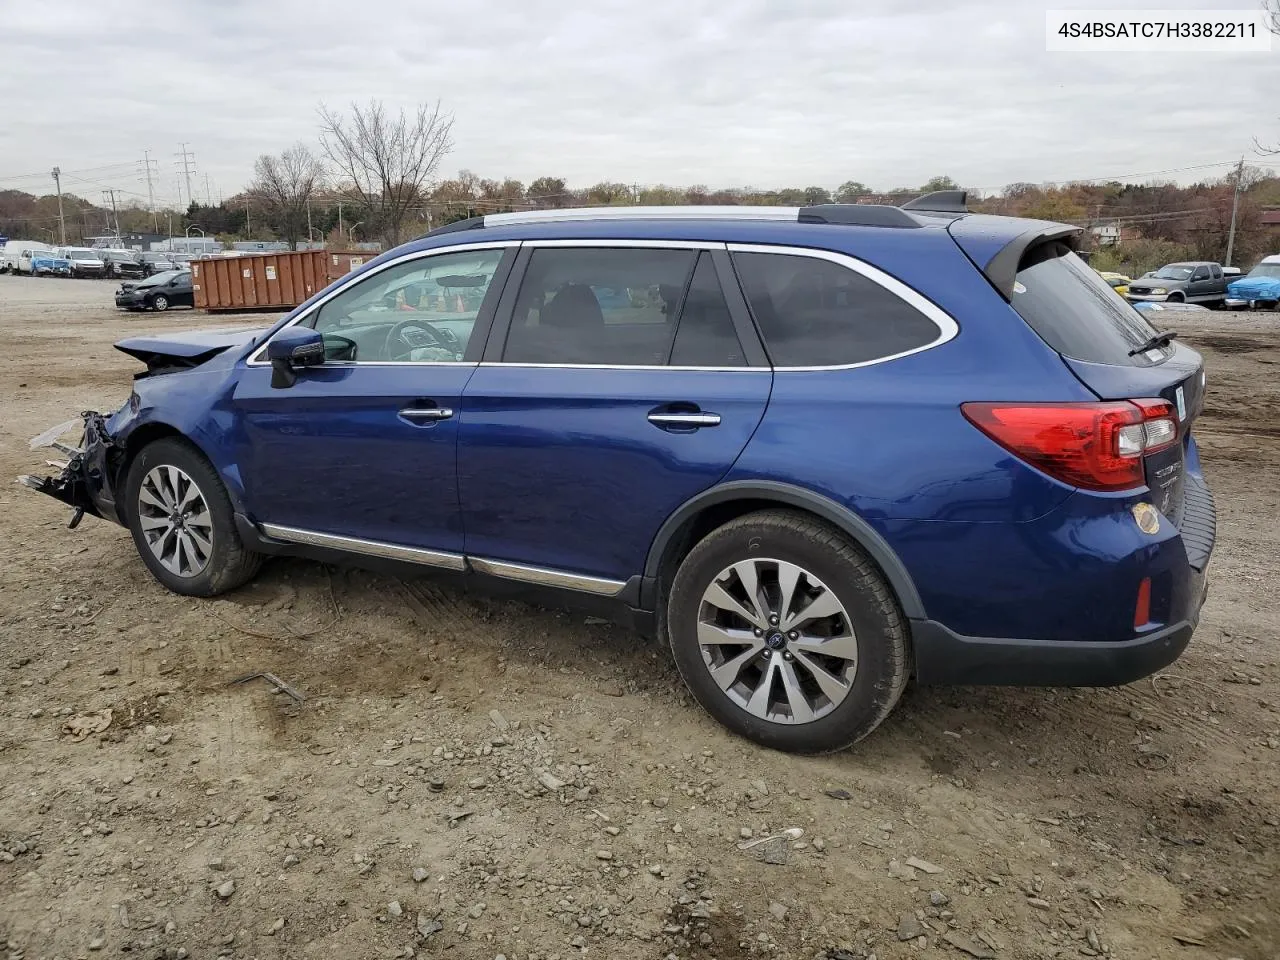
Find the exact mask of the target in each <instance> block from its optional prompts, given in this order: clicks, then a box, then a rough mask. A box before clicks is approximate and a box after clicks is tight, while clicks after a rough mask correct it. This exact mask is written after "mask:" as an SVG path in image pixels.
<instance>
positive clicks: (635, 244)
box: [523, 237, 729, 250]
mask: <svg viewBox="0 0 1280 960" xmlns="http://www.w3.org/2000/svg"><path fill="white" fill-rule="evenodd" d="M523 243H524V245H525V246H526V247H532V248H535V249H536V248H541V247H589V248H601V247H603V248H609V247H613V248H615V249H619V250H635V249H637V248H640V249H643V248H646V247H647V248H649V249H651V250H727V249H728V246H729V245H728V244H726V243H724V242H723V241H721V240H662V239H654V240H645V239H643V238H638V237H625V238H619V239H617V240H609V239H607V238H596V237H591V238H583V239H572V238H570V239H564V238H559V237H557V238H548V239H545V240H525V241H523Z"/></svg>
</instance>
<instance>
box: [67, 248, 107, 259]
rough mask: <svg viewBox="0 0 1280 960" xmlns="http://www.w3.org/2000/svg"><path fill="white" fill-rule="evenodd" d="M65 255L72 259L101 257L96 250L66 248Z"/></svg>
mask: <svg viewBox="0 0 1280 960" xmlns="http://www.w3.org/2000/svg"><path fill="white" fill-rule="evenodd" d="M67 256H68V257H71V258H72V259H74V260H98V259H101V258H100V257H99V255H98V253H97V251H96V250H68V251H67Z"/></svg>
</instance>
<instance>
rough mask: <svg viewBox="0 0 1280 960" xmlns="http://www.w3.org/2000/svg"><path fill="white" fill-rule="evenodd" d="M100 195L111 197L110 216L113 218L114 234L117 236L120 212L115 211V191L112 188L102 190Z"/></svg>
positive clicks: (118, 234) (118, 233)
mask: <svg viewBox="0 0 1280 960" xmlns="http://www.w3.org/2000/svg"><path fill="white" fill-rule="evenodd" d="M102 195H103V196H104V197H110V198H111V216H112V217H113V218H114V219H115V222H116V236H117V237H118V236H120V214H119V213H117V212H116V192H115V191H114V190H103V191H102Z"/></svg>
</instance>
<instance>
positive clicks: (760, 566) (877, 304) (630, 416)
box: [24, 193, 1215, 752]
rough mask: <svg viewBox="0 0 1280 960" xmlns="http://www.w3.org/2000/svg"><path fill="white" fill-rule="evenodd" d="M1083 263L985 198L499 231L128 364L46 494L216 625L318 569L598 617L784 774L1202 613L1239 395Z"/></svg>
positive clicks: (556, 222) (492, 225)
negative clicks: (800, 762) (1208, 458)
mask: <svg viewBox="0 0 1280 960" xmlns="http://www.w3.org/2000/svg"><path fill="white" fill-rule="evenodd" d="M1077 232H1078V231H1077V229H1076V228H1074V227H1070V226H1066V225H1064V224H1059V223H1049V222H1044V221H1036V220H1022V219H1013V218H1005V217H993V216H982V215H976V214H969V213H968V212H967V211H966V210H965V206H964V197H963V194H956V193H945V194H933V195H930V196H927V197H923V198H921V199H920V200H918V201H914V202H912V203H910V204H907V205H906V206H905V207H902V208H898V207H888V206H875V205H823V206H816V207H807V208H802V209H796V208H773V207H761V208H751V207H730V208H717V207H702V208H699V207H679V208H644V207H632V208H606V209H599V210H552V211H531V212H522V213H513V214H501V215H496V216H486V217H483V218H477V219H473V220H469V221H463V222H461V223H457V224H453V225H450V226H448V227H445V228H443V229H440V230H436V231H434V232H432V233H429V234H427V235H426V236H425V237H422V238H421V239H419V240H416V241H414V242H412V243H408V244H405V245H404V246H401V247H398V248H397V249H395V250H392V251H390V252H388V253H386V254H384V255H382V256H380V257H378V258H377V259H376V260H374V261H372V262H371V263H369V264H368V265H367V266H366V267H364V268H363V269H362V270H360V271H359V272H356V273H353V274H351V275H349V276H347V277H344V278H343V279H341V280H339V281H337V282H336V283H334V284H333V285H332V286H330V287H329V288H327V289H325V290H324V291H322V292H321V293H319V294H317V295H316V296H314V297H313V298H312V299H311V300H309V301H308V302H307V303H305V304H303V305H302V306H301V307H299V308H298V309H296V310H294V311H293V312H292V313H291V314H289V315H288V316H287V317H285V318H284V319H283V320H281V321H280V322H279V323H277V324H276V325H275V326H273V327H271V328H270V329H267V330H244V331H230V332H229V331H225V330H222V331H217V332H203V333H190V334H174V335H165V336H157V337H146V338H135V339H129V340H124V341H122V342H121V343H119V344H117V346H118V347H119V349H121V350H123V351H125V352H126V353H128V354H131V355H133V356H134V357H137V358H138V359H140V360H142V361H143V362H144V363H145V364H146V366H147V370H146V371H145V372H141V373H139V374H138V376H137V379H136V381H135V383H134V386H133V392H132V395H131V396H130V398H129V401H128V403H127V404H126V405H125V406H123V407H122V408H121V409H119V410H118V411H116V412H115V413H113V414H110V415H109V416H107V415H100V414H97V413H87V414H85V415H84V426H83V440H82V442H81V445H80V446H79V447H72V446H69V445H66V446H63V449H64V450H65V452H66V454H67V455H68V457H69V461H68V463H67V464H66V466H65V468H64V469H63V471H62V473H61V475H60V476H56V477H45V478H37V477H26V478H24V480H25V482H26V483H28V485H30V486H32V487H34V488H35V489H37V490H40V491H42V492H44V493H47V494H50V495H51V496H53V497H55V498H57V499H59V500H62V501H64V502H65V503H67V504H69V505H70V506H72V507H74V508H76V510H77V511H78V512H77V514H76V519H79V516H80V515H81V514H82V513H83V512H87V513H90V514H93V515H95V516H99V517H103V518H105V519H107V520H112V521H115V522H117V523H120V524H123V525H125V526H127V527H128V528H129V529H130V530H131V531H132V534H133V539H134V542H135V543H136V545H137V549H138V553H139V554H140V555H141V557H142V560H143V562H144V563H146V565H147V567H148V568H149V569H150V570H151V572H152V573H153V574H154V575H155V577H156V579H158V580H159V581H160V582H161V583H163V584H164V585H165V586H166V587H168V588H169V589H170V590H174V591H177V592H179V593H183V594H189V595H193V596H203V597H207V596H212V595H214V594H218V593H222V592H224V591H227V590H232V589H234V588H235V587H237V586H239V585H240V584H242V583H244V582H245V581H246V580H248V579H249V578H250V577H252V576H253V575H254V574H255V572H256V571H257V570H258V567H259V565H260V563H261V562H262V559H263V558H264V557H265V556H268V555H277V554H287V555H297V556H307V557H314V558H316V559H320V560H325V561H338V560H351V561H356V562H360V563H364V564H371V565H393V566H394V567H395V568H397V569H401V570H403V569H408V568H419V569H421V568H432V569H436V570H440V571H452V572H453V573H454V574H455V575H459V576H465V577H466V578H467V579H475V580H480V579H483V580H486V581H489V582H490V583H492V584H494V585H499V584H501V583H504V582H506V583H508V584H512V583H514V584H522V585H524V587H525V588H526V592H528V589H529V588H533V590H534V592H535V593H536V594H538V595H540V596H543V597H544V598H547V599H554V600H556V601H557V602H561V601H563V600H565V599H568V598H570V597H576V598H577V599H578V600H579V601H581V602H582V603H583V604H585V605H589V606H595V607H597V608H599V609H601V610H603V611H605V612H611V613H612V614H613V615H615V616H617V617H619V618H624V619H626V620H628V621H629V622H632V623H635V624H637V625H638V626H639V627H641V628H642V629H643V628H649V629H651V630H653V631H655V632H657V633H658V635H660V636H663V637H665V638H667V639H668V640H669V642H670V644H671V649H672V652H673V654H674V657H675V660H676V663H677V664H678V666H679V670H680V672H681V674H682V676H683V677H684V679H685V681H686V683H687V684H688V686H689V688H690V690H691V691H692V692H693V694H694V695H695V696H696V697H697V698H698V700H699V701H700V702H701V703H702V704H703V706H704V707H706V709H707V710H708V711H709V712H710V713H711V714H712V715H713V716H714V717H715V718H716V719H718V720H719V721H720V722H722V723H723V724H725V725H726V726H727V727H729V728H731V729H732V730H734V731H736V732H738V733H740V734H742V735H744V736H747V737H750V738H752V739H753V740H756V741H758V742H759V743H762V744H765V745H768V746H771V747H776V748H779V749H783V750H791V751H797V752H818V751H828V750H833V749H838V748H841V747H844V746H847V745H849V744H851V743H853V742H855V741H857V740H858V739H860V738H862V737H864V736H866V735H867V734H868V733H869V732H870V731H871V730H873V729H874V728H875V727H876V725H877V724H879V723H880V722H881V721H882V720H883V719H884V718H885V716H886V715H887V714H888V713H889V712H890V710H892V709H893V706H894V704H895V703H896V701H897V700H898V698H899V696H900V695H901V693H902V690H903V688H904V686H905V685H906V683H907V681H908V680H909V679H910V678H911V677H915V678H916V680H917V681H918V682H919V683H921V684H939V683H943V684H945V683H961V684H1040V685H1060V686H1071V685H1108V684H1119V683H1126V682H1129V681H1132V680H1134V679H1137V678H1139V677H1142V676H1145V675H1147V674H1150V673H1151V672H1153V671H1155V670H1158V669H1160V668H1162V667H1164V666H1165V665H1167V664H1168V663H1170V662H1171V661H1173V660H1174V659H1175V658H1176V657H1177V656H1178V655H1179V654H1180V653H1181V652H1182V651H1183V649H1184V648H1185V647H1186V646H1187V643H1188V642H1189V640H1190V638H1191V634H1192V631H1193V630H1194V628H1195V626H1196V622H1197V619H1198V616H1199V611H1200V607H1201V604H1202V602H1203V600H1204V595H1205V568H1206V565H1207V563H1208V560H1209V554H1210V552H1211V550H1212V548H1213V541H1214V524H1215V520H1214V507H1213V500H1212V498H1211V496H1210V494H1209V491H1208V489H1207V487H1206V486H1205V483H1204V480H1203V477H1202V473H1201V466H1200V459H1199V456H1198V454H1197V448H1196V443H1195V440H1194V439H1193V438H1192V435H1191V430H1192V425H1193V423H1194V422H1195V419H1196V415H1197V414H1198V413H1199V412H1200V410H1201V408H1202V405H1203V400H1204V390H1205V378H1204V370H1203V366H1202V363H1201V358H1200V356H1199V355H1198V354H1197V353H1196V352H1195V351H1193V350H1191V349H1189V348H1188V347H1186V346H1184V345H1182V344H1180V343H1178V342H1177V341H1176V340H1174V339H1172V337H1171V335H1170V334H1167V333H1161V332H1159V331H1157V330H1155V329H1153V328H1152V326H1151V325H1150V324H1149V322H1148V321H1147V320H1146V319H1144V318H1143V316H1142V315H1140V314H1139V313H1137V312H1136V311H1135V310H1134V309H1133V308H1132V307H1130V306H1129V305H1128V304H1127V303H1125V301H1124V300H1122V299H1121V298H1120V297H1119V296H1117V295H1116V294H1115V292H1114V291H1113V290H1112V289H1111V288H1110V287H1109V286H1108V285H1107V284H1106V282H1105V281H1103V280H1102V279H1101V278H1100V277H1098V276H1097V275H1096V274H1095V273H1094V272H1093V271H1092V270H1090V269H1089V268H1088V267H1087V266H1086V265H1085V264H1084V263H1083V261H1082V260H1081V259H1080V258H1079V257H1078V256H1077V255H1076V254H1075V253H1073V251H1072V246H1073V243H1074V242H1075V238H1076V234H1077ZM196 282H199V280H198V278H197V280H196ZM51 433H53V431H51ZM37 439H38V440H39V439H41V438H37ZM45 439H49V437H48V435H46V438H45ZM73 523H74V521H73Z"/></svg>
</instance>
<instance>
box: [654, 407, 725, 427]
mask: <svg viewBox="0 0 1280 960" xmlns="http://www.w3.org/2000/svg"><path fill="white" fill-rule="evenodd" d="M649 422H650V423H652V424H653V425H654V426H655V427H661V428H662V429H664V430H671V429H674V430H697V429H699V428H700V427H718V426H720V414H718V413H703V412H702V411H697V412H688V413H685V412H679V413H677V412H670V413H664V412H660V411H654V412H653V413H651V414H649Z"/></svg>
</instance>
